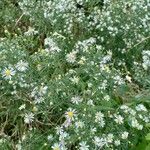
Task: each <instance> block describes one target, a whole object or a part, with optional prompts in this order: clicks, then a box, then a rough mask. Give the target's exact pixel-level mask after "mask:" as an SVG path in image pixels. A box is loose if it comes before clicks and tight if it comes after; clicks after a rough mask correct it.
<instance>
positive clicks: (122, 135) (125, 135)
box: [121, 131, 129, 139]
mask: <svg viewBox="0 0 150 150" xmlns="http://www.w3.org/2000/svg"><path fill="white" fill-rule="evenodd" d="M128 135H129V133H128V132H126V131H125V132H123V133H122V134H121V138H122V139H127V138H128Z"/></svg>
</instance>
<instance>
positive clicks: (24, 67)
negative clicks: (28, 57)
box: [16, 60, 28, 72]
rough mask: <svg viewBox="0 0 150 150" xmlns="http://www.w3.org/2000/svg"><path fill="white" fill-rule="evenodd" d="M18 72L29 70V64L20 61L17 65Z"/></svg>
mask: <svg viewBox="0 0 150 150" xmlns="http://www.w3.org/2000/svg"><path fill="white" fill-rule="evenodd" d="M16 68H17V70H19V71H21V72H24V71H26V70H27V68H28V63H27V62H25V61H22V60H20V61H19V62H18V63H17V65H16Z"/></svg>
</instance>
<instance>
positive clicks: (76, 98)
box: [71, 96, 83, 104]
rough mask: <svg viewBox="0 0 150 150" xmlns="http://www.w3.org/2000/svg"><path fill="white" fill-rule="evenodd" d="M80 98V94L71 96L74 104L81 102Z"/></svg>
mask: <svg viewBox="0 0 150 150" xmlns="http://www.w3.org/2000/svg"><path fill="white" fill-rule="evenodd" d="M82 100H83V99H82V98H81V97H80V96H74V97H72V98H71V102H72V103H74V104H79V103H81V102H82Z"/></svg>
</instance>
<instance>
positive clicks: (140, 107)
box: [135, 104, 147, 112]
mask: <svg viewBox="0 0 150 150" xmlns="http://www.w3.org/2000/svg"><path fill="white" fill-rule="evenodd" d="M135 109H136V110H137V111H145V112H146V111H147V109H146V107H145V106H144V105H143V104H139V105H137V106H136V107H135Z"/></svg>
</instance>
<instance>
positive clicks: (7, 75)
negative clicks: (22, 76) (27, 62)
mask: <svg viewBox="0 0 150 150" xmlns="http://www.w3.org/2000/svg"><path fill="white" fill-rule="evenodd" d="M15 73H16V71H15V70H14V69H13V68H12V67H8V68H5V69H4V70H3V71H2V76H3V77H4V79H6V80H11V78H12V76H14V75H15Z"/></svg>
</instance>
